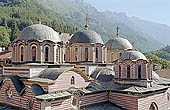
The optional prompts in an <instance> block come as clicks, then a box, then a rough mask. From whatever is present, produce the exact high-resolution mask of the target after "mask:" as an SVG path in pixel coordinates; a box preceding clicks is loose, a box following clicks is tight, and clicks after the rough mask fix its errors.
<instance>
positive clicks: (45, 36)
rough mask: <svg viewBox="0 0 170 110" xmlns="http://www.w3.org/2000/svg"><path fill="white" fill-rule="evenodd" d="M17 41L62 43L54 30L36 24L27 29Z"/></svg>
mask: <svg viewBox="0 0 170 110" xmlns="http://www.w3.org/2000/svg"><path fill="white" fill-rule="evenodd" d="M16 40H24V41H29V40H38V41H44V40H50V41H53V42H61V40H60V37H59V34H58V33H57V32H55V31H54V30H53V29H52V28H50V27H48V26H45V25H42V24H34V25H31V26H28V27H26V28H25V29H24V30H23V31H22V32H21V33H20V34H19V36H18V38H17V39H16Z"/></svg>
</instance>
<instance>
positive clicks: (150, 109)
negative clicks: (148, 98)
mask: <svg viewBox="0 0 170 110" xmlns="http://www.w3.org/2000/svg"><path fill="white" fill-rule="evenodd" d="M149 110H158V106H157V104H156V103H154V102H152V104H151V105H150V107H149Z"/></svg>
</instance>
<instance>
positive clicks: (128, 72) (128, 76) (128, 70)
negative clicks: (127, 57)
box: [127, 65, 130, 79]
mask: <svg viewBox="0 0 170 110" xmlns="http://www.w3.org/2000/svg"><path fill="white" fill-rule="evenodd" d="M127 78H128V79H130V66H129V65H128V66H127Z"/></svg>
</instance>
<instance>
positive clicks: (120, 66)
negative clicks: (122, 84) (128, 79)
mask: <svg viewBox="0 0 170 110" xmlns="http://www.w3.org/2000/svg"><path fill="white" fill-rule="evenodd" d="M119 78H121V66H120V65H119Z"/></svg>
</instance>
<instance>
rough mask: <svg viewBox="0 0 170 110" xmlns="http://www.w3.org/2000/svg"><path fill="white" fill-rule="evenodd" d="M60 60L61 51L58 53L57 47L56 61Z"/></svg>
mask: <svg viewBox="0 0 170 110" xmlns="http://www.w3.org/2000/svg"><path fill="white" fill-rule="evenodd" d="M58 61H59V53H58V49H56V62H58Z"/></svg>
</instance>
